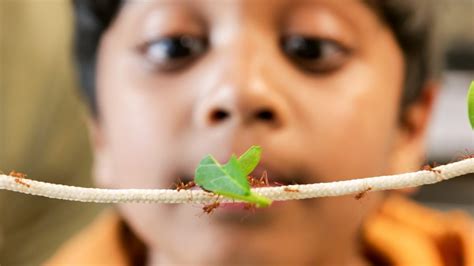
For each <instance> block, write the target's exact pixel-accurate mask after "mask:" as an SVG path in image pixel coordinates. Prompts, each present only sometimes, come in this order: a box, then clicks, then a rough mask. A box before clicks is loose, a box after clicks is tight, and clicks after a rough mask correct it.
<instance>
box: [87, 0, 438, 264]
mask: <svg viewBox="0 0 474 266" xmlns="http://www.w3.org/2000/svg"><path fill="white" fill-rule="evenodd" d="M98 58H99V60H98V68H97V95H98V106H99V117H98V119H97V120H96V121H95V122H94V123H93V130H92V132H93V139H94V146H95V171H96V178H97V181H98V183H99V184H101V185H102V186H107V187H114V188H153V189H155V188H170V187H172V184H173V183H174V182H176V181H177V180H178V178H181V179H182V180H185V181H186V180H188V179H189V180H190V179H191V178H192V177H193V171H194V169H195V167H196V166H197V164H198V162H199V160H200V159H201V158H202V157H203V156H205V155H206V154H209V153H210V154H213V155H214V156H215V157H216V158H217V159H218V160H220V161H221V162H225V161H226V160H227V159H228V158H229V156H230V155H231V154H232V153H236V154H240V153H242V152H243V151H245V150H246V149H247V148H248V147H249V146H251V145H260V146H262V148H263V158H262V163H261V169H259V173H256V174H257V175H259V174H260V173H261V171H262V170H267V171H268V175H269V178H270V181H276V182H280V183H292V182H296V183H315V182H328V181H335V180H342V179H352V178H359V177H366V176H376V175H381V174H389V173H393V172H396V171H401V170H411V169H410V167H411V165H416V164H417V163H418V162H419V161H418V160H419V157H420V156H421V155H422V153H421V152H422V144H421V143H422V139H423V131H424V123H425V121H426V119H425V117H426V115H425V114H426V113H427V112H428V109H429V106H428V105H429V104H425V105H423V104H422V103H420V104H419V105H420V106H419V108H418V109H416V108H413V112H412V113H416V114H413V119H412V121H413V123H414V126H411V127H409V129H407V127H404V126H402V125H400V123H399V113H400V99H401V95H402V93H403V90H402V89H403V81H404V68H405V66H404V63H403V55H402V52H401V50H400V49H399V47H398V46H397V43H396V40H395V39H394V36H393V35H392V33H391V31H390V30H389V29H388V28H387V27H386V26H384V25H383V24H382V23H381V22H380V21H379V20H378V18H377V17H376V15H375V14H374V13H373V12H372V11H371V10H370V9H369V8H368V7H367V6H366V4H365V3H364V2H363V1H357V0H348V1H329V0H328V1H323V0H315V1H290V0H288V1H286V0H282V1H214V0H210V1H199V2H196V1H130V2H127V3H126V4H125V5H124V7H123V8H122V10H121V12H120V13H119V15H118V16H117V17H116V20H115V22H114V23H113V25H112V26H111V27H110V28H109V29H108V30H107V32H106V34H105V35H104V37H103V39H102V41H101V44H100V47H99V54H98ZM410 110H411V109H410ZM410 114H411V113H408V115H410ZM409 121H411V120H410V119H409ZM381 196H382V195H381V194H378V193H371V194H369V195H367V196H366V197H364V198H363V199H362V200H360V201H357V200H355V199H354V197H353V196H347V197H337V198H321V199H314V200H300V201H288V202H283V203H275V204H274V206H272V207H270V208H267V209H258V210H256V211H255V212H254V213H253V212H248V211H245V210H242V209H239V208H220V209H217V210H216V211H215V212H214V213H212V214H211V215H201V214H202V209H201V207H202V206H198V205H187V204H182V205H162V204H140V205H139V204H137V205H132V204H128V205H122V206H120V210H121V213H122V215H123V216H124V217H125V219H126V220H127V221H128V222H129V223H130V224H131V226H132V228H133V229H134V230H135V231H136V233H137V234H138V235H139V237H141V238H142V239H143V240H144V241H145V243H146V244H147V245H148V247H149V249H150V253H152V254H157V257H159V258H160V259H161V260H162V261H165V262H166V261H167V262H175V263H185V262H191V261H192V262H193V265H198V264H199V263H200V262H202V263H203V265H205V264H206V263H205V262H206V261H213V262H217V263H218V264H221V265H222V264H230V263H250V262H256V263H263V262H270V263H272V262H292V263H293V264H295V263H298V262H319V263H323V262H327V263H333V262H334V263H335V264H339V263H342V262H343V261H344V260H346V259H350V260H352V261H357V259H358V254H357V248H358V247H357V243H358V241H357V240H358V237H359V230H360V225H361V222H362V220H363V218H364V217H365V216H367V214H368V213H370V211H371V210H373V209H374V207H375V206H376V205H377V203H378V202H379V201H380V198H381ZM335 250H337V251H338V252H335ZM334 263H333V264H334Z"/></svg>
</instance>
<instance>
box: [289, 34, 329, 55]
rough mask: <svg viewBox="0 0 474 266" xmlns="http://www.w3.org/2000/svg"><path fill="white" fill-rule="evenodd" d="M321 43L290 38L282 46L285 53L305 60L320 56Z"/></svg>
mask: <svg viewBox="0 0 474 266" xmlns="http://www.w3.org/2000/svg"><path fill="white" fill-rule="evenodd" d="M322 45H323V44H322V43H321V41H319V40H314V39H308V38H304V37H300V36H295V37H290V38H289V40H288V43H287V44H286V45H285V46H284V47H285V50H286V52H288V53H289V54H293V55H295V56H298V57H302V58H306V59H314V58H319V57H321V55H322V51H321V50H322Z"/></svg>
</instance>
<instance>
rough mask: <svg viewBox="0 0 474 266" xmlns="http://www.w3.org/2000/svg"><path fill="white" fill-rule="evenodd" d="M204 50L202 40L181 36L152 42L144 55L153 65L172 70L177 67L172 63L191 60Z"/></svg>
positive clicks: (204, 44)
mask: <svg viewBox="0 0 474 266" xmlns="http://www.w3.org/2000/svg"><path fill="white" fill-rule="evenodd" d="M205 49H206V42H205V40H204V39H203V38H198V37H193V36H189V35H182V36H171V37H164V38H160V39H158V40H155V41H152V42H150V43H148V44H147V47H146V50H145V53H146V56H147V58H148V59H149V60H150V61H151V62H152V63H153V64H156V65H158V66H159V67H161V68H163V69H172V68H173V69H174V68H175V67H177V65H174V63H176V62H177V61H180V62H181V61H182V60H185V59H192V58H194V57H196V56H198V55H200V54H201V53H203V52H204V51H205ZM186 61H187V60H186ZM181 63H183V62H181ZM179 65H180V66H181V65H183V64H179Z"/></svg>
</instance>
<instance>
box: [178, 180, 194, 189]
mask: <svg viewBox="0 0 474 266" xmlns="http://www.w3.org/2000/svg"><path fill="white" fill-rule="evenodd" d="M195 186H196V183H195V182H194V181H189V182H187V183H184V182H183V181H181V179H180V180H179V182H178V183H176V184H175V187H176V190H177V191H180V190H181V189H190V188H193V187H195Z"/></svg>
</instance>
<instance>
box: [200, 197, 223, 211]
mask: <svg viewBox="0 0 474 266" xmlns="http://www.w3.org/2000/svg"><path fill="white" fill-rule="evenodd" d="M220 205H221V204H220V203H219V202H218V201H217V200H216V201H215V202H214V203H211V204H208V205H204V207H202V210H203V211H204V213H207V214H211V213H212V212H214V210H215V209H217V208H218V207H219V206H220Z"/></svg>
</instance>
